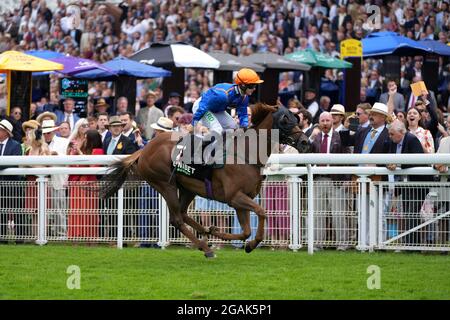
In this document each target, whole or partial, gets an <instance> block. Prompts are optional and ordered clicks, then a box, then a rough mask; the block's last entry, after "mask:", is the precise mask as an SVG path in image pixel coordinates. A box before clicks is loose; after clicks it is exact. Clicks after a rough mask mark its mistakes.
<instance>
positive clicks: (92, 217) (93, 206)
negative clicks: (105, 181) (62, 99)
mask: <svg viewBox="0 0 450 320" xmlns="http://www.w3.org/2000/svg"><path fill="white" fill-rule="evenodd" d="M68 154H69V155H103V148H102V137H101V135H100V134H99V133H98V131H97V130H88V131H87V132H86V134H85V139H84V142H83V144H82V145H81V147H80V148H79V147H78V146H77V145H76V144H74V143H70V144H69V151H68ZM94 166H95V165H94ZM96 181H97V177H96V176H95V175H70V176H69V223H68V236H69V237H72V238H86V240H92V239H93V238H97V237H98V225H99V213H98V202H99V199H98V188H97V185H96Z"/></svg>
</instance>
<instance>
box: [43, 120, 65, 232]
mask: <svg viewBox="0 0 450 320" xmlns="http://www.w3.org/2000/svg"><path fill="white" fill-rule="evenodd" d="M58 129H59V127H57V126H56V124H55V121H53V120H44V121H42V134H43V136H44V139H45V142H47V144H48V148H49V149H50V151H51V153H52V154H54V155H60V156H62V155H66V154H67V147H68V145H69V140H68V139H66V138H62V137H58V136H57V135H56V131H57V130H58ZM68 177H69V176H68V175H67V174H53V175H51V177H50V183H49V185H50V188H49V193H50V195H49V197H50V198H51V199H52V203H51V205H52V209H53V210H52V211H51V214H49V226H50V230H51V236H56V237H59V238H60V239H66V237H67V207H68V206H67V194H66V191H67V179H68Z"/></svg>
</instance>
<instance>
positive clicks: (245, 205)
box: [230, 192, 266, 253]
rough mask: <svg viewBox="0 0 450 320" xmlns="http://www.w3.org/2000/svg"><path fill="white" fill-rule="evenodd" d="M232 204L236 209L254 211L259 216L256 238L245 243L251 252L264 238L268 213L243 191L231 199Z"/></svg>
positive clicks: (248, 251) (247, 249) (246, 248)
mask: <svg viewBox="0 0 450 320" xmlns="http://www.w3.org/2000/svg"><path fill="white" fill-rule="evenodd" d="M230 205H231V206H232V207H234V208H236V210H238V209H240V210H247V211H248V210H249V211H253V212H254V213H255V214H256V215H257V216H258V229H257V231H256V236H255V239H254V240H251V241H249V242H248V243H246V245H245V251H246V252H247V253H250V252H252V251H253V249H255V248H256V247H257V246H258V244H259V243H260V242H261V241H262V240H263V238H264V224H265V222H266V214H265V212H264V209H263V208H262V207H261V206H259V205H258V204H256V203H255V202H254V201H253V199H252V198H250V197H249V196H247V195H246V194H244V193H242V192H238V193H237V194H236V195H235V196H234V197H233V198H232V199H231V201H230ZM248 220H250V219H248Z"/></svg>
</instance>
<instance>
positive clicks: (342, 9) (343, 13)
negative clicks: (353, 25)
mask: <svg viewBox="0 0 450 320" xmlns="http://www.w3.org/2000/svg"><path fill="white" fill-rule="evenodd" d="M338 10H339V11H338V12H339V13H338V14H337V15H336V16H335V17H334V18H333V20H332V21H331V28H332V30H333V31H337V30H339V27H340V26H343V27H344V28H345V26H346V25H347V22H352V17H351V16H350V15H349V14H347V7H346V6H345V5H340V6H339V9H338Z"/></svg>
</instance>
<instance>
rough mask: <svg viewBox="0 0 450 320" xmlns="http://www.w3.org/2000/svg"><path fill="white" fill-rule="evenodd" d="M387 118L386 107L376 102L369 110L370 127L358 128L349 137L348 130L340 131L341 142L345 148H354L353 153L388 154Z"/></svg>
mask: <svg viewBox="0 0 450 320" xmlns="http://www.w3.org/2000/svg"><path fill="white" fill-rule="evenodd" d="M388 116H389V113H388V107H387V106H386V105H385V104H383V103H380V102H376V103H375V104H374V105H373V107H372V109H370V115H369V122H370V126H368V127H365V128H362V127H361V128H359V129H358V130H357V131H356V133H355V134H354V135H350V131H349V130H342V131H340V135H341V139H342V142H343V143H344V145H345V146H354V147H355V149H354V153H363V154H364V153H388V145H387V143H388V142H389V134H388V129H387V128H386V121H387V118H388Z"/></svg>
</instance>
